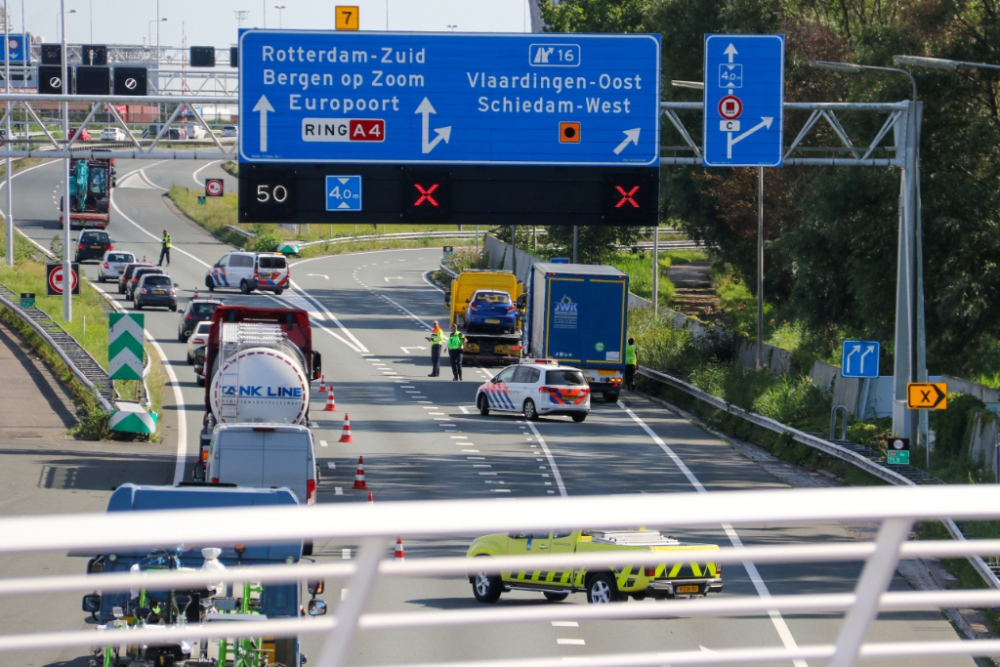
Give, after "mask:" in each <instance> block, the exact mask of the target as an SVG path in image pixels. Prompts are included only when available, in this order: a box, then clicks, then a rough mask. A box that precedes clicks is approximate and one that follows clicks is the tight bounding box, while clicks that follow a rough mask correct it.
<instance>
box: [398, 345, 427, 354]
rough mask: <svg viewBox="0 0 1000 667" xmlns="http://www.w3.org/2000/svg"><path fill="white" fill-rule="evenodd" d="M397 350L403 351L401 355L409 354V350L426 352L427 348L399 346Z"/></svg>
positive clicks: (421, 346)
mask: <svg viewBox="0 0 1000 667" xmlns="http://www.w3.org/2000/svg"><path fill="white" fill-rule="evenodd" d="M399 349H401V350H402V351H403V354H409V353H410V350H426V349H427V348H426V347H424V346H423V345H418V346H416V347H402V346H400V348H399Z"/></svg>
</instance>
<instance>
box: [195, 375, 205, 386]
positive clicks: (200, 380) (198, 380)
mask: <svg viewBox="0 0 1000 667" xmlns="http://www.w3.org/2000/svg"><path fill="white" fill-rule="evenodd" d="M196 382H197V384H198V386H199V387H204V386H205V378H203V377H202V376H200V375H199V376H198V379H197V380H196Z"/></svg>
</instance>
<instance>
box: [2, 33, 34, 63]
mask: <svg viewBox="0 0 1000 667" xmlns="http://www.w3.org/2000/svg"><path fill="white" fill-rule="evenodd" d="M2 40H3V38H2V37H0V41H2ZM25 47H27V48H25ZM7 49H9V50H10V62H11V64H12V65H30V64H31V33H23V34H22V33H11V34H10V36H9V37H8V38H7ZM6 55H7V50H5V49H4V48H3V44H0V62H3V61H4V58H5V57H6ZM25 56H27V58H28V62H27V63H25V62H24V59H25Z"/></svg>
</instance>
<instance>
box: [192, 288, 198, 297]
mask: <svg viewBox="0 0 1000 667" xmlns="http://www.w3.org/2000/svg"><path fill="white" fill-rule="evenodd" d="M192 298H193V299H197V298H198V288H197V287H195V288H194V296H193V297H192Z"/></svg>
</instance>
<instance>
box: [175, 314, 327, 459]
mask: <svg viewBox="0 0 1000 667" xmlns="http://www.w3.org/2000/svg"><path fill="white" fill-rule="evenodd" d="M204 368H205V378H206V381H205V417H204V419H203V422H202V430H201V443H200V448H199V449H200V452H199V456H198V461H197V462H196V463H195V469H194V474H193V476H194V478H195V479H204V472H205V463H206V461H207V457H208V453H209V448H210V445H211V441H212V433H213V431H214V430H215V427H216V426H217V425H219V424H304V425H306V426H308V425H309V384H310V382H311V381H312V380H316V379H319V377H320V374H321V373H322V359H321V357H320V354H319V352H317V351H315V350H314V349H313V345H312V330H311V329H310V327H309V314H308V313H307V312H306V311H304V310H300V309H290V308H253V307H247V306H229V305H222V306H219V307H218V308H216V309H215V313H214V314H213V316H212V327H211V330H210V332H209V334H208V343H207V344H206V346H205V365H204Z"/></svg>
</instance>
